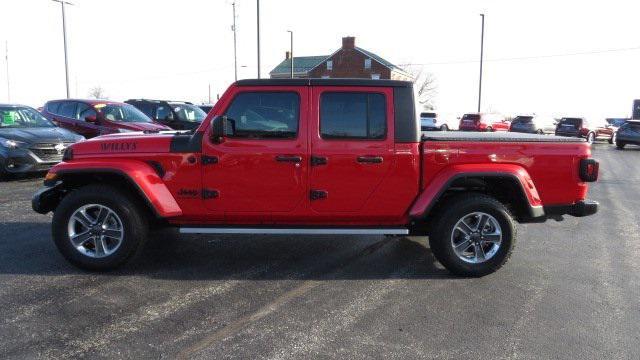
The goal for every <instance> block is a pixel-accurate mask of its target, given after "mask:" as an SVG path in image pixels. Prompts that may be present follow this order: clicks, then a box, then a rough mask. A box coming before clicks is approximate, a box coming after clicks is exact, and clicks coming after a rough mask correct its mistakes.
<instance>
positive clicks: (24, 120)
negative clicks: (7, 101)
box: [0, 106, 55, 128]
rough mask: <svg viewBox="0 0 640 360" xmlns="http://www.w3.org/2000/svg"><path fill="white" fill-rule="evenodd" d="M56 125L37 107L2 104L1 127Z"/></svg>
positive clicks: (0, 110)
mask: <svg viewBox="0 0 640 360" xmlns="http://www.w3.org/2000/svg"><path fill="white" fill-rule="evenodd" d="M35 127H55V125H54V124H53V123H52V122H51V121H49V120H47V119H46V118H45V117H44V116H42V115H41V114H40V113H39V112H37V111H36V110H35V109H32V108H30V107H26V106H1V107H0V128H35Z"/></svg>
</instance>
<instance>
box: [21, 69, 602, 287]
mask: <svg viewBox="0 0 640 360" xmlns="http://www.w3.org/2000/svg"><path fill="white" fill-rule="evenodd" d="M69 149H70V150H67V152H66V153H65V158H64V159H65V160H64V162H62V163H61V164H59V165H57V166H55V167H54V168H53V169H51V170H50V171H49V173H48V174H47V176H46V179H45V186H44V187H43V188H41V189H40V190H39V191H38V192H37V193H36V194H35V195H34V197H33V200H32V206H33V209H34V210H35V211H37V212H39V213H47V212H49V211H54V215H53V220H52V221H53V227H52V229H53V239H54V242H55V244H56V245H57V247H58V249H59V250H60V251H61V252H62V254H63V255H64V256H65V257H66V258H67V259H68V260H69V261H70V262H72V263H73V264H75V265H77V266H80V267H82V268H86V269H92V270H106V269H111V268H114V267H117V266H119V265H121V264H123V263H124V262H126V261H127V260H128V259H129V258H130V257H131V256H132V255H133V254H134V253H135V252H137V250H138V249H140V248H141V247H142V244H143V243H144V241H145V239H146V237H147V232H148V229H149V227H150V225H151V224H153V226H154V227H157V226H160V225H163V224H164V225H166V226H172V227H176V228H178V229H179V230H180V232H181V233H190V234H193V233H203V234H289V235H291V234H301V235H310V234H332V235H344V234H360V235H362V234H377V235H381V234H390V235H409V234H414V235H429V241H430V245H431V250H432V252H433V253H434V254H435V256H436V257H437V259H438V260H439V261H440V262H441V263H442V264H443V265H444V266H446V267H447V268H448V269H449V270H450V271H452V272H454V273H456V274H462V275H468V276H481V275H485V274H488V273H491V272H494V271H496V270H497V269H498V268H500V267H501V266H502V265H503V264H504V263H505V262H506V261H507V259H508V258H509V255H510V253H511V250H512V248H513V246H514V244H515V237H516V222H522V223H527V222H544V221H545V220H546V219H549V218H553V219H556V220H561V219H562V216H563V215H572V216H587V215H591V214H594V213H595V212H596V211H597V209H598V203H596V202H594V201H589V200H586V199H585V198H586V195H587V190H588V182H592V181H595V180H596V179H597V177H598V163H597V162H596V161H595V160H593V159H591V158H590V155H591V147H590V145H589V144H587V143H586V142H585V141H584V140H582V139H577V138H557V137H542V136H537V135H531V134H520V133H500V134H498V133H460V132H433V133H428V134H427V133H425V135H422V136H421V132H420V122H419V119H417V117H416V114H415V104H414V97H413V86H412V83H410V82H404V81H392V80H356V79H262V80H241V81H238V82H236V83H235V84H233V85H232V86H231V87H230V88H229V89H228V90H227V91H226V92H225V94H224V95H223V96H222V98H221V99H220V101H219V102H218V103H217V104H216V105H215V106H214V108H213V109H212V110H211V111H210V112H209V115H208V116H207V118H206V119H205V121H204V122H203V123H202V125H201V126H200V128H198V129H197V130H196V131H195V132H193V133H159V134H158V133H136V134H114V135H107V136H102V137H99V138H95V139H91V140H88V141H85V142H82V143H78V144H75V145H73V146H71V147H70V148H69ZM578 231H579V230H578ZM557 240H558V241H566V239H560V238H558V239H557ZM550 251H552V250H550Z"/></svg>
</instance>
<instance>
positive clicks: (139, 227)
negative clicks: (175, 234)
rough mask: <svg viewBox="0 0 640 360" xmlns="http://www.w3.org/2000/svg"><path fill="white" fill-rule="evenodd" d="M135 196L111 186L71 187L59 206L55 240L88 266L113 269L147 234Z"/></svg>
mask: <svg viewBox="0 0 640 360" xmlns="http://www.w3.org/2000/svg"><path fill="white" fill-rule="evenodd" d="M132 198H133V197H132V196H127V194H125V193H123V192H121V191H119V190H116V189H115V188H113V187H111V186H105V185H88V186H84V187H82V188H79V189H77V190H74V191H72V192H71V193H70V194H69V195H67V196H66V197H65V198H64V199H62V201H61V202H60V204H59V205H58V207H57V208H56V210H55V212H54V215H53V221H52V233H53V240H54V242H55V244H56V246H57V247H58V249H59V250H60V252H61V253H62V255H63V256H64V257H65V258H66V259H67V260H68V261H69V262H71V263H72V264H74V265H76V266H78V267H80V268H82V269H86V270H93V271H104V270H111V269H114V268H116V267H118V266H120V265H122V264H124V263H125V262H126V261H127V260H129V259H130V258H131V257H132V256H133V255H134V254H135V253H136V252H137V251H138V250H139V249H140V248H141V247H142V245H143V243H144V241H145V239H146V237H147V230H148V229H147V221H146V217H145V216H144V212H143V211H142V210H141V209H140V207H139V206H138V204H137V203H136V202H135V201H132V200H131V199H132Z"/></svg>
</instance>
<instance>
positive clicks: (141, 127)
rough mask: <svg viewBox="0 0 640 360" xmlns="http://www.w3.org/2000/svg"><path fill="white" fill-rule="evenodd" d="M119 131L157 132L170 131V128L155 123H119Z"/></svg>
mask: <svg viewBox="0 0 640 360" xmlns="http://www.w3.org/2000/svg"><path fill="white" fill-rule="evenodd" d="M118 128H119V129H126V130H133V131H149V130H151V131H157V130H172V129H171V128H170V127H168V126H165V125H162V124H159V123H156V122H130V123H127V122H119V123H118Z"/></svg>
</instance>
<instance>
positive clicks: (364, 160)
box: [358, 156, 382, 164]
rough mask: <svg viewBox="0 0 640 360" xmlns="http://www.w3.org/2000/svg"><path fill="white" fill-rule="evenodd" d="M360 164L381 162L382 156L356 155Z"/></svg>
mask: <svg viewBox="0 0 640 360" xmlns="http://www.w3.org/2000/svg"><path fill="white" fill-rule="evenodd" d="M358 162H359V163H361V164H382V156H358Z"/></svg>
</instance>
